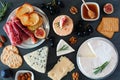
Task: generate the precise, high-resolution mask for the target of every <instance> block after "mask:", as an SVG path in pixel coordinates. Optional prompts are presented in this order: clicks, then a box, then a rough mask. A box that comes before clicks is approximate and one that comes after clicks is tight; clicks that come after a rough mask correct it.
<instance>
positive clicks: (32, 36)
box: [15, 20, 38, 44]
mask: <svg viewBox="0 0 120 80" xmlns="http://www.w3.org/2000/svg"><path fill="white" fill-rule="evenodd" d="M15 23H16V24H17V25H18V26H19V27H20V29H22V30H23V31H24V32H25V33H26V34H27V35H29V36H30V37H31V39H32V42H33V43H34V44H35V43H37V41H38V39H37V38H36V37H35V36H34V34H33V33H32V32H31V31H30V30H29V29H28V28H27V27H25V26H23V25H22V24H21V22H20V20H15Z"/></svg>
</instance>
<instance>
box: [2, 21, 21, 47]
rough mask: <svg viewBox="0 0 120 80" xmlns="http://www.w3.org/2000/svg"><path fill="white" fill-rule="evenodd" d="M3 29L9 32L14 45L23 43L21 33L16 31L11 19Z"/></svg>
mask: <svg viewBox="0 0 120 80" xmlns="http://www.w3.org/2000/svg"><path fill="white" fill-rule="evenodd" d="M3 29H4V30H5V32H6V33H7V35H8V37H9V39H10V42H11V44H12V45H15V46H16V45H19V44H21V43H22V40H21V39H20V37H19V35H18V34H17V33H16V32H15V30H14V28H13V26H12V22H11V21H8V22H7V23H6V24H5V26H4V27H3Z"/></svg>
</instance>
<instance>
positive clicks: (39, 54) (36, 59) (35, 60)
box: [23, 46, 48, 73]
mask: <svg viewBox="0 0 120 80" xmlns="http://www.w3.org/2000/svg"><path fill="white" fill-rule="evenodd" d="M47 56H48V47H46V46H45V47H42V48H40V49H38V50H35V51H33V52H31V53H28V54H26V55H24V56H23V58H24V60H25V61H26V63H27V64H28V65H29V66H30V67H31V68H32V69H34V70H36V71H38V72H41V73H45V71H46V64H47Z"/></svg>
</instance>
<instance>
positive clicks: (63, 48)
mask: <svg viewBox="0 0 120 80" xmlns="http://www.w3.org/2000/svg"><path fill="white" fill-rule="evenodd" d="M74 51H75V50H74V49H73V48H72V47H71V46H70V45H69V44H68V43H66V42H65V41H64V40H63V39H61V40H60V41H59V43H58V45H57V50H56V53H57V56H61V55H65V54H68V53H71V52H74Z"/></svg>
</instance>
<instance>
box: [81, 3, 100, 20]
mask: <svg viewBox="0 0 120 80" xmlns="http://www.w3.org/2000/svg"><path fill="white" fill-rule="evenodd" d="M86 4H93V5H96V7H97V10H98V16H97V17H96V18H94V19H88V18H84V16H83V6H84V3H83V4H82V5H81V17H82V19H83V20H85V21H95V20H98V19H99V17H100V7H99V5H98V3H96V2H86ZM86 14H87V13H86Z"/></svg>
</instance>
